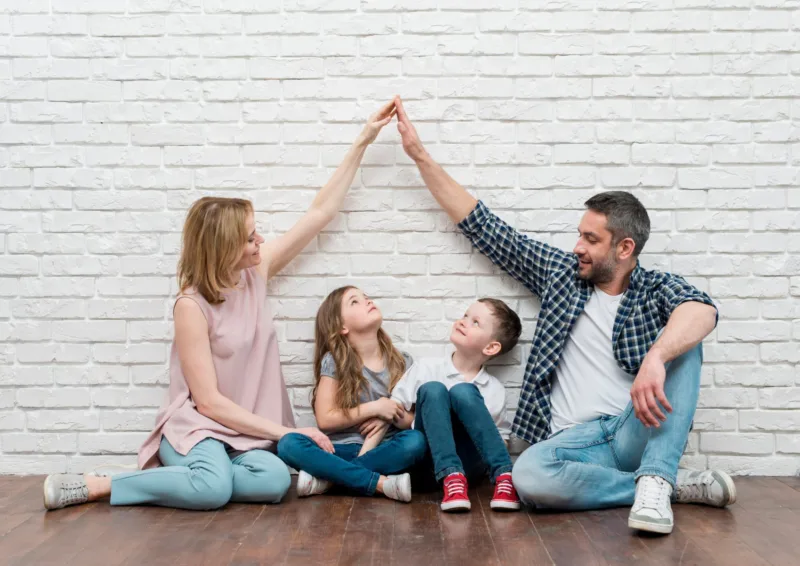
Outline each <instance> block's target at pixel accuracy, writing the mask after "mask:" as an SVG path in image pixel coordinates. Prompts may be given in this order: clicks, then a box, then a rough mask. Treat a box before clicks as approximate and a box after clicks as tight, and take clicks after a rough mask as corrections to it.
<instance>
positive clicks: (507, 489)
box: [496, 480, 514, 496]
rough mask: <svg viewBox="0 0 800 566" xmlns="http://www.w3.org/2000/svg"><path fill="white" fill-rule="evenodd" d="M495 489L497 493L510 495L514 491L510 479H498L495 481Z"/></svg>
mask: <svg viewBox="0 0 800 566" xmlns="http://www.w3.org/2000/svg"><path fill="white" fill-rule="evenodd" d="M496 491H497V493H498V494H502V495H509V496H510V495H511V494H512V493H514V484H512V483H511V480H500V481H498V482H497V488H496Z"/></svg>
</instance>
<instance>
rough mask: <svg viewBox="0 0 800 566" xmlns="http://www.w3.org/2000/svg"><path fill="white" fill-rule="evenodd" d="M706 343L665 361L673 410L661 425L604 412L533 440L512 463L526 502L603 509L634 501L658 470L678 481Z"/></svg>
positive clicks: (666, 385)
mask: <svg viewBox="0 0 800 566" xmlns="http://www.w3.org/2000/svg"><path fill="white" fill-rule="evenodd" d="M702 363H703V349H702V345H700V344H698V345H697V346H695V347H694V348H692V349H691V350H689V351H688V352H686V353H685V354H683V355H682V356H679V357H678V358H676V359H674V360H672V361H671V362H670V363H668V364H667V368H666V369H667V378H666V381H665V383H664V393H665V394H666V396H667V399H668V400H669V402H670V405H672V412H671V413H667V412H666V411H664V413H665V414H666V416H667V420H666V421H665V422H662V423H661V426H660V427H659V428H652V427H651V428H646V427H645V426H644V425H643V424H642V423H641V422H640V421H639V419H637V418H636V416H635V415H634V413H633V405H632V404H631V403H629V404H628V407H627V408H626V409H625V411H623V413H622V414H621V415H618V416H615V417H603V418H600V419H597V420H594V421H591V422H588V423H583V424H580V425H577V426H574V427H572V428H569V429H566V430H564V431H562V432H560V433H558V434H556V435H555V436H553V437H551V438H548V439H547V440H544V441H542V442H539V443H537V444H534V445H533V446H531V447H530V448H528V449H527V450H525V452H523V453H522V454H521V455H520V457H519V459H518V460H517V462H516V463H515V464H514V472H513V480H514V487H516V489H517V493H518V494H519V496H520V499H522V501H523V502H524V503H526V504H528V505H535V506H536V507H543V508H555V509H573V510H576V509H599V508H603V507H616V506H623V505H632V504H633V501H634V498H635V493H636V480H637V479H638V478H639V477H640V476H644V475H654V476H660V477H662V478H664V479H665V480H667V481H668V482H669V483H670V484H672V486H673V488H674V486H675V479H676V476H677V471H678V463H679V461H680V458H681V455H682V454H683V450H684V448H685V447H686V441H687V438H688V436H689V431H690V430H691V427H692V419H693V418H694V412H695V409H696V407H697V398H698V396H699V393H700V368H701V366H702Z"/></svg>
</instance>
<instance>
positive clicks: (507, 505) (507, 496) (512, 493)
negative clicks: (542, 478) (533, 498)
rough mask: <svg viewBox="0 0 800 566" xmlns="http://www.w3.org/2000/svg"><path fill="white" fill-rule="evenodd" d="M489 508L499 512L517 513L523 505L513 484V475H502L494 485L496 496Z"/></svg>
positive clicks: (493, 497)
mask: <svg viewBox="0 0 800 566" xmlns="http://www.w3.org/2000/svg"><path fill="white" fill-rule="evenodd" d="M489 507H491V508H492V509H497V510H498V511H516V510H517V509H519V508H520V507H522V504H521V503H520V501H519V496H518V495H517V490H516V489H514V484H513V483H512V482H511V474H508V473H506V474H500V475H499V476H497V481H495V484H494V495H493V496H492V501H491V502H490V503H489Z"/></svg>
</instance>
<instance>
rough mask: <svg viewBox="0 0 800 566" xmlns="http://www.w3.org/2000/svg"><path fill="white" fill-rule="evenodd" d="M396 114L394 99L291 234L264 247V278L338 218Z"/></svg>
mask: <svg viewBox="0 0 800 566" xmlns="http://www.w3.org/2000/svg"><path fill="white" fill-rule="evenodd" d="M394 113H395V108H394V100H392V101H391V102H389V103H387V104H386V105H384V106H383V108H381V109H380V110H378V112H376V113H375V114H373V115H372V116H370V118H369V120H368V121H367V124H366V126H364V130H363V131H362V132H361V134H359V136H358V138H356V141H355V142H353V145H352V146H350V149H349V150H348V151H347V154H346V155H345V157H344V160H343V161H342V163H341V165H339V167H338V168H337V169H336V171H334V173H333V176H332V177H331V178H330V180H329V181H328V182H327V183H326V184H325V186H324V187H322V189H321V190H320V191H319V193H317V196H316V197H315V198H314V201H313V202H312V203H311V206H310V207H309V209H308V211H307V212H306V213H305V214H304V215H303V216H302V217H301V218H300V220H298V221H297V223H296V224H295V225H294V226H292V228H291V229H290V230H289V231H288V232H286V233H285V234H283V235H282V236H280V237H278V238H275V239H274V240H272V241H270V242H267V243H266V244H264V247H265V249H266V251H267V256H268V258H269V260H268V261H264V262H261V264H260V265H259V269H260V270H261V275H262V276H264V279H269V278H270V277H272V276H273V275H275V274H276V273H279V272H280V271H281V270H282V269H283V268H284V267H286V265H288V264H289V262H290V261H292V260H293V259H294V258H295V257H296V256H297V255H298V254H299V253H300V252H302V251H303V249H304V248H305V247H306V246H307V245H308V244H309V242H311V240H313V239H314V238H315V237H316V236H317V234H319V233H320V232H321V231H322V229H323V228H325V226H327V225H328V224H329V223H330V222H331V221H332V220H333V219H334V217H335V216H336V213H337V212H339V209H340V208H341V207H342V203H343V202H344V198H345V196H346V195H347V191H348V189H349V188H350V185H351V184H352V183H353V178H354V177H355V175H356V171H358V168H359V166H360V165H361V159H362V158H363V157H364V152H366V150H367V147H368V146H369V144H371V143H372V142H373V141H374V140H375V138H376V137H377V136H378V133H379V132H380V131H381V128H383V127H384V126H385V125H386V124H388V123H389V122H390V121H391V119H392V116H394Z"/></svg>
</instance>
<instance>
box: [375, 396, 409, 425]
mask: <svg viewBox="0 0 800 566" xmlns="http://www.w3.org/2000/svg"><path fill="white" fill-rule="evenodd" d="M372 403H373V407H372V408H373V412H374V415H375V417H377V418H379V419H381V420H382V421H386V422H387V423H389V422H392V421H393V420H395V419H401V418H403V415H404V414H405V410H404V409H403V407H401V406H400V405H398V404H397V403H396V402H395V401H392V400H391V399H389V398H388V397H381V398H380V399H378V400H377V401H373V402H372Z"/></svg>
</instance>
